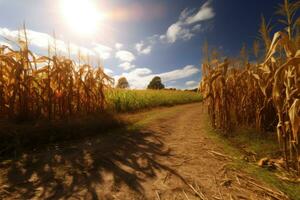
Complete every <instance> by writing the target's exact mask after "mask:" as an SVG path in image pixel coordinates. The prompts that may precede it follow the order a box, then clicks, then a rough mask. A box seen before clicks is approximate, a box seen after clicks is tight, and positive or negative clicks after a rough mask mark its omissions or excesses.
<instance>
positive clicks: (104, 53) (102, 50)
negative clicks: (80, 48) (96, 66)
mask: <svg viewBox="0 0 300 200" xmlns="http://www.w3.org/2000/svg"><path fill="white" fill-rule="evenodd" d="M112 50H113V49H112V48H110V47H108V46H105V45H102V44H95V47H94V51H95V52H96V53H97V54H98V55H99V57H100V58H101V59H103V60H106V59H108V58H110V57H111V53H112Z"/></svg>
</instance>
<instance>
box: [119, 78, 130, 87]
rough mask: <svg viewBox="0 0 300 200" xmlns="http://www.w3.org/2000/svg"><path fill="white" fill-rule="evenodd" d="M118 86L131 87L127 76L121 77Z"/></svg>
mask: <svg viewBox="0 0 300 200" xmlns="http://www.w3.org/2000/svg"><path fill="white" fill-rule="evenodd" d="M117 88H122V89H126V88H129V83H128V81H127V79H126V78H125V77H121V78H119V80H118V84H117Z"/></svg>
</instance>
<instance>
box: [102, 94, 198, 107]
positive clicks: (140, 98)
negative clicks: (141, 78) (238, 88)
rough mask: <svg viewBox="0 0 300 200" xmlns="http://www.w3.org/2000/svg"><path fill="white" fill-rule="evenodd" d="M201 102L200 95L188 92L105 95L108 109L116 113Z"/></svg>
mask: <svg viewBox="0 0 300 200" xmlns="http://www.w3.org/2000/svg"><path fill="white" fill-rule="evenodd" d="M201 100H202V96H201V95H200V94H198V93H195V92H190V91H173V90H123V89H113V90H109V91H107V93H106V101H107V105H108V109H109V110H113V111H116V112H132V111H138V110H142V109H147V108H153V107H158V106H173V105H177V104H185V103H192V102H199V101H201Z"/></svg>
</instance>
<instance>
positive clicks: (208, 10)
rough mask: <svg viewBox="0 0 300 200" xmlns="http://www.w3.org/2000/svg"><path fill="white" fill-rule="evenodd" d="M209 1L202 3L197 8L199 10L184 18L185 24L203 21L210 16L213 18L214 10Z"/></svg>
mask: <svg viewBox="0 0 300 200" xmlns="http://www.w3.org/2000/svg"><path fill="white" fill-rule="evenodd" d="M210 4H211V1H210V0H208V1H207V2H206V3H204V4H203V5H202V6H201V8H200V9H199V11H198V12H197V13H196V14H194V15H192V16H189V17H187V18H186V20H185V22H186V23H187V24H194V23H197V22H201V21H205V20H209V19H211V18H213V17H214V16H215V13H214V10H213V8H212V7H211V6H210Z"/></svg>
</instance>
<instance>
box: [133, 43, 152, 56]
mask: <svg viewBox="0 0 300 200" xmlns="http://www.w3.org/2000/svg"><path fill="white" fill-rule="evenodd" d="M135 49H136V50H137V52H138V54H145V55H147V54H149V53H151V51H152V46H151V45H145V44H144V42H139V43H137V44H136V45H135Z"/></svg>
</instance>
